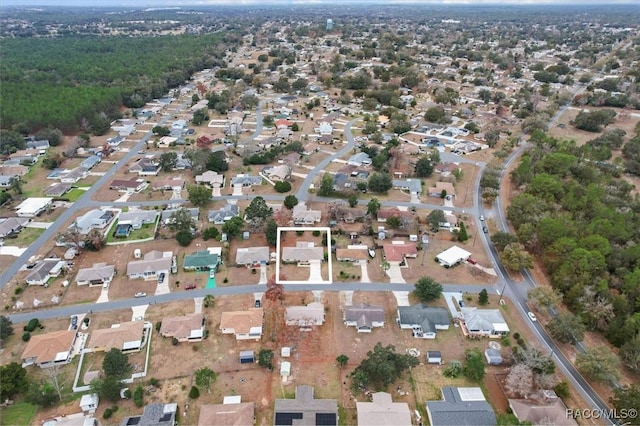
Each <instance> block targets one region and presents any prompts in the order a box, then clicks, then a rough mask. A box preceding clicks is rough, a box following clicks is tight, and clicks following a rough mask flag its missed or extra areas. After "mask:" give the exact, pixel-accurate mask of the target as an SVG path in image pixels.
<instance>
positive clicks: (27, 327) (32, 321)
mask: <svg viewBox="0 0 640 426" xmlns="http://www.w3.org/2000/svg"><path fill="white" fill-rule="evenodd" d="M39 325H40V321H38V318H32V319H30V320H29V323H28V324H27V325H25V326H24V331H28V332H32V331H33V330H35V329H36V328H38V326H39Z"/></svg>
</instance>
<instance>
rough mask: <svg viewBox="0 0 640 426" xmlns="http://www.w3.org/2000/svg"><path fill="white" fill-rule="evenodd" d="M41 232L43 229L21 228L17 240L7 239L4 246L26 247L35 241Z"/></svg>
mask: <svg viewBox="0 0 640 426" xmlns="http://www.w3.org/2000/svg"><path fill="white" fill-rule="evenodd" d="M43 232H44V229H40V228H23V229H22V231H20V233H19V234H18V237H17V238H15V239H11V238H10V239H7V240H5V244H6V245H8V246H18V247H28V246H30V245H31V243H33V242H34V241H35V240H37V239H38V237H39V236H40V235H42V233H43Z"/></svg>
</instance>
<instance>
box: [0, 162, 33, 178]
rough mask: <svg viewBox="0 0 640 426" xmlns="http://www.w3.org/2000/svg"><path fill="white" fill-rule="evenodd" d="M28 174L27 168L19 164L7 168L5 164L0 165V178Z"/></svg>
mask: <svg viewBox="0 0 640 426" xmlns="http://www.w3.org/2000/svg"><path fill="white" fill-rule="evenodd" d="M27 173H29V167H27V166H23V165H21V164H19V165H17V166H9V165H7V164H6V163H3V164H0V176H5V177H9V178H11V177H18V178H19V177H21V176H24V175H26V174H27Z"/></svg>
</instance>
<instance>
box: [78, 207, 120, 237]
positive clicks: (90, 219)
mask: <svg viewBox="0 0 640 426" xmlns="http://www.w3.org/2000/svg"><path fill="white" fill-rule="evenodd" d="M114 216H115V213H114V212H113V211H111V210H102V209H93V210H89V211H88V212H86V213H85V214H83V215H82V216H80V217H78V218H77V219H76V220H75V221H74V222H73V224H72V225H71V226H70V228H72V227H73V228H75V229H77V230H78V232H80V233H81V234H83V235H86V234H88V233H89V232H90V231H91V230H92V229H104V228H105V227H106V226H107V225H108V224H109V223H110V222H111V220H112V219H113V218H114Z"/></svg>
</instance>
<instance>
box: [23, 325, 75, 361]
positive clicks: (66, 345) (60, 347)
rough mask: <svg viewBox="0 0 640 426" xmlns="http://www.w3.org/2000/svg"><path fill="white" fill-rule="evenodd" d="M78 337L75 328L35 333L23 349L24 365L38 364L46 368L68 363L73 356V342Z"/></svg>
mask: <svg viewBox="0 0 640 426" xmlns="http://www.w3.org/2000/svg"><path fill="white" fill-rule="evenodd" d="M76 337H77V334H76V331H75V330H62V331H54V332H51V333H46V334H34V335H33V336H31V339H30V340H29V341H28V342H27V346H26V347H25V348H24V351H22V355H21V357H20V358H21V359H22V363H23V365H37V366H38V367H41V368H46V367H52V366H54V365H61V364H68V363H69V362H71V359H72V357H73V344H74V343H75V341H76Z"/></svg>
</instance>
